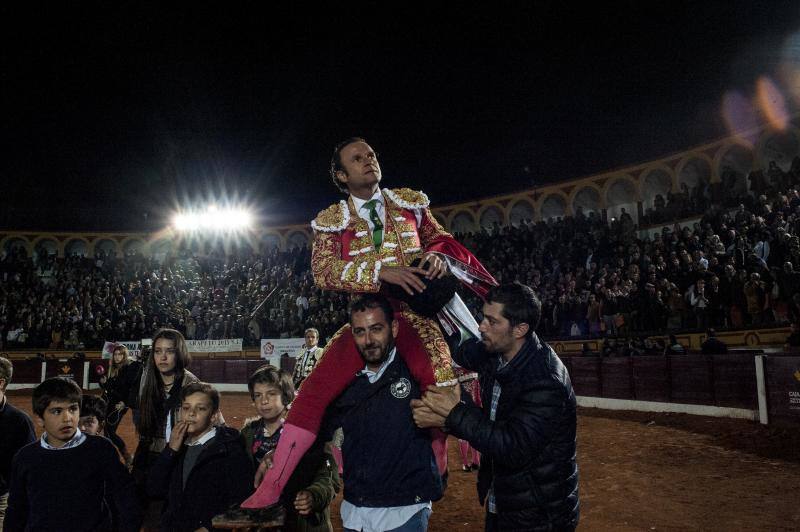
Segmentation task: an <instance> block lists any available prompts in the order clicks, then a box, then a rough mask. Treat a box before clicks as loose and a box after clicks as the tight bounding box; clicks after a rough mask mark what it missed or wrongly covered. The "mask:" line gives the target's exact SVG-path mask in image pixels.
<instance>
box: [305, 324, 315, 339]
mask: <svg viewBox="0 0 800 532" xmlns="http://www.w3.org/2000/svg"><path fill="white" fill-rule="evenodd" d="M309 332H313V333H314V334H316V335H317V338H319V331H318V330H317V329H315V328H314V327H309V328H308V329H306V330H305V331H303V336H305V335H307V334H308V333H309Z"/></svg>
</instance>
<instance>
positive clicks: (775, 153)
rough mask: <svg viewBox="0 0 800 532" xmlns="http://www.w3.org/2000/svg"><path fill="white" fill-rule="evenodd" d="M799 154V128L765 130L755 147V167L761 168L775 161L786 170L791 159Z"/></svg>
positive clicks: (790, 164)
mask: <svg viewBox="0 0 800 532" xmlns="http://www.w3.org/2000/svg"><path fill="white" fill-rule="evenodd" d="M797 156H800V130H798V129H797V128H796V127H789V128H787V129H786V131H774V130H769V129H768V130H766V131H765V132H764V133H763V134H762V135H761V137H760V138H759V139H758V146H757V147H756V167H757V168H761V169H763V170H765V171H766V170H767V169H768V168H769V163H770V162H771V161H775V162H776V163H777V164H778V166H779V167H780V169H781V170H783V171H784V172H787V171H788V170H789V168H791V166H792V160H793V159H794V158H795V157H797Z"/></svg>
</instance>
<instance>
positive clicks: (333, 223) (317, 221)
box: [311, 202, 350, 231]
mask: <svg viewBox="0 0 800 532" xmlns="http://www.w3.org/2000/svg"><path fill="white" fill-rule="evenodd" d="M342 203H343V202H340V203H334V204H333V205H331V206H330V207H328V208H327V209H325V210H322V211H320V212H319V214H317V217H316V218H314V221H313V222H311V226H312V227H313V228H314V229H315V230H316V231H342V230H343V229H344V228H345V227H346V226H347V222H348V221H349V218H350V217H349V216H348V215H347V213H345V211H344V209H343V206H342Z"/></svg>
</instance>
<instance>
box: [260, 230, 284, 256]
mask: <svg viewBox="0 0 800 532" xmlns="http://www.w3.org/2000/svg"><path fill="white" fill-rule="evenodd" d="M258 247H259V251H261V252H262V253H269V252H270V251H272V250H273V249H274V248H278V249H281V250H282V249H284V238H283V235H281V234H280V233H276V232H273V231H267V232H265V233H263V234H262V235H261V237H260V238H259V239H258Z"/></svg>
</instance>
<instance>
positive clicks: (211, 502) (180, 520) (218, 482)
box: [147, 427, 255, 532]
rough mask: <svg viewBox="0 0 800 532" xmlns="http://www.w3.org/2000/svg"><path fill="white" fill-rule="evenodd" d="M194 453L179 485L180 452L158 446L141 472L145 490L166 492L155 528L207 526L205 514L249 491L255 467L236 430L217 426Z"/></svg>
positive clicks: (162, 494) (179, 530)
mask: <svg viewBox="0 0 800 532" xmlns="http://www.w3.org/2000/svg"><path fill="white" fill-rule="evenodd" d="M206 445H207V446H206V448H205V449H203V451H202V452H201V453H200V456H198V457H197V461H196V462H195V464H194V467H193V468H192V471H191V472H190V473H189V478H188V479H187V480H186V486H185V487H184V486H183V457H184V455H185V454H186V446H183V447H181V450H180V452H177V453H176V452H175V451H173V450H172V449H171V448H170V447H169V446H167V447H166V448H164V450H163V451H162V452H161V454H160V455H159V457H158V460H156V462H155V463H154V464H153V467H152V468H151V469H150V471H149V473H148V476H147V492H148V493H149V494H150V495H152V496H156V497H166V498H167V506H166V508H165V509H164V514H163V515H162V516H161V529H162V530H169V531H170V532H182V531H193V530H197V529H198V528H201V527H206V528H207V529H209V530H211V529H212V528H211V519H212V518H213V517H214V516H215V515H217V514H221V513H225V511H226V510H227V509H228V508H229V507H230V506H232V505H234V504H240V503H241V502H242V501H243V500H245V499H246V498H247V496H248V495H250V494H251V493H252V492H253V478H254V476H255V469H254V466H253V461H252V460H251V459H250V456H249V455H248V454H247V451H246V450H245V448H244V439H243V438H242V437H241V436H240V435H239V431H237V430H236V429H232V428H230V427H217V434H216V435H215V436H214V438H212V439H211V441H209V442H208V443H207V444H206Z"/></svg>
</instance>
